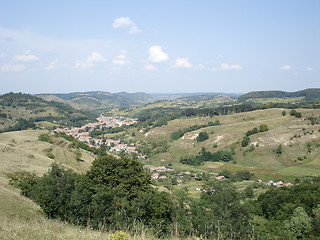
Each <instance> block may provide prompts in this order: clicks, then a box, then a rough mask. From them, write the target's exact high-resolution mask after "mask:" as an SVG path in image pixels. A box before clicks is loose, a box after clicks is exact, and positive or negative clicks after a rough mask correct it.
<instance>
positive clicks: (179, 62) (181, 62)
mask: <svg viewBox="0 0 320 240" xmlns="http://www.w3.org/2000/svg"><path fill="white" fill-rule="evenodd" d="M173 67H175V68H191V67H192V64H191V63H190V62H189V59H188V58H177V59H176V62H175V64H174V66H173Z"/></svg>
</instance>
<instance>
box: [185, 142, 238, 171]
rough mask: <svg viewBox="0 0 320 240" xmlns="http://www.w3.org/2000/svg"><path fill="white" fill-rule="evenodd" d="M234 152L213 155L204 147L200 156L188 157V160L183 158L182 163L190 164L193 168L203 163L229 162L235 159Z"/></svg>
mask: <svg viewBox="0 0 320 240" xmlns="http://www.w3.org/2000/svg"><path fill="white" fill-rule="evenodd" d="M233 154H234V153H233V151H232V150H231V149H226V150H224V151H223V150H220V151H218V152H215V153H211V152H209V151H206V149H205V148H204V147H203V148H202V150H201V152H200V155H197V156H194V157H191V158H190V157H187V158H181V159H180V163H182V164H188V165H193V166H199V165H201V164H202V163H203V162H208V161H209V162H229V161H231V160H232V159H233Z"/></svg>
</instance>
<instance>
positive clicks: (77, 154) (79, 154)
mask: <svg viewBox="0 0 320 240" xmlns="http://www.w3.org/2000/svg"><path fill="white" fill-rule="evenodd" d="M73 154H74V156H75V158H76V160H77V161H80V160H81V157H82V153H81V152H80V150H78V149H76V150H74V152H73Z"/></svg>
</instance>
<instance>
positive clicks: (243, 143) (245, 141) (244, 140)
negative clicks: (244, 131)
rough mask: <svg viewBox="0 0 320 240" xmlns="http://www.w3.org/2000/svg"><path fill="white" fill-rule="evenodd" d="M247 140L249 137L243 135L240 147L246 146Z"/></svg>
mask: <svg viewBox="0 0 320 240" xmlns="http://www.w3.org/2000/svg"><path fill="white" fill-rule="evenodd" d="M249 141H250V138H249V137H248V136H244V137H243V139H242V142H241V146H242V147H246V146H248V144H249Z"/></svg>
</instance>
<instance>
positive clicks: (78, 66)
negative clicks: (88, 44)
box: [73, 61, 94, 69]
mask: <svg viewBox="0 0 320 240" xmlns="http://www.w3.org/2000/svg"><path fill="white" fill-rule="evenodd" d="M93 66H94V64H93V63H91V62H86V61H85V62H76V63H75V65H74V67H73V68H74V69H86V68H92V67H93Z"/></svg>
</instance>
